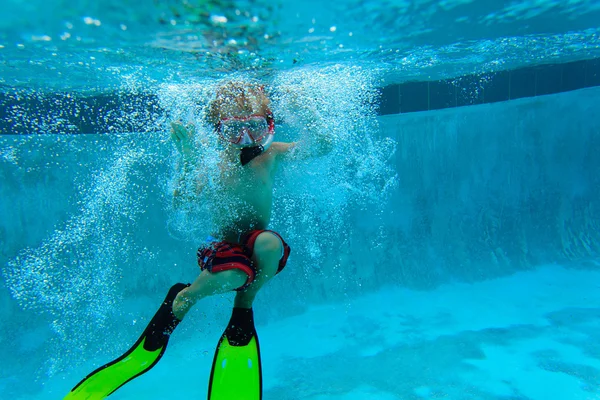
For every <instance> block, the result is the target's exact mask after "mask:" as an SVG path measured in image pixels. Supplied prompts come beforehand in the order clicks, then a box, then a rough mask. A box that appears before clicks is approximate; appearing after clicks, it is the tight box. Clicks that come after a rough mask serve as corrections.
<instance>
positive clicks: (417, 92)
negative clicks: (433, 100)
mask: <svg viewBox="0 0 600 400" xmlns="http://www.w3.org/2000/svg"><path fill="white" fill-rule="evenodd" d="M428 109H429V82H407V83H403V84H402V85H400V112H403V113H407V112H415V111H427V110H428Z"/></svg>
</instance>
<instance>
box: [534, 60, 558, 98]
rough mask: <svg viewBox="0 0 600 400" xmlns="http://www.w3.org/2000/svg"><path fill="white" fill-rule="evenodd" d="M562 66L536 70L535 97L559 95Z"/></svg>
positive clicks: (548, 66)
mask: <svg viewBox="0 0 600 400" xmlns="http://www.w3.org/2000/svg"><path fill="white" fill-rule="evenodd" d="M562 70H563V66H562V65H561V64H558V65H546V66H543V67H539V68H536V71H535V95H536V96H543V95H545V94H553V93H560V91H561V87H562Z"/></svg>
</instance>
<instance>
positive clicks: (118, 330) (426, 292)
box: [0, 0, 600, 400]
mask: <svg viewBox="0 0 600 400" xmlns="http://www.w3.org/2000/svg"><path fill="white" fill-rule="evenodd" d="M599 14H600V8H599V7H598V4H597V3H596V2H593V1H583V0H582V1H577V2H557V1H542V0H537V1H526V2H514V3H510V2H496V1H490V2H485V3H483V2H471V1H458V0H456V1H419V2H404V1H391V0H387V1H378V2H362V1H353V0H348V1H345V2H341V1H339V2H330V3H327V4H321V3H320V2H316V1H308V2H303V3H301V4H296V3H295V2H288V1H282V2H272V1H271V2H262V1H256V2H241V1H219V2H206V1H199V0H198V1H190V0H188V1H186V2H183V1H169V2H161V3H160V4H155V3H143V4H139V3H131V2H123V1H120V2H113V1H109V2H101V3H99V2H88V1H80V2H77V3H65V2H60V1H43V2H42V1H36V0H34V1H28V2H21V1H17V0H11V1H9V2H8V3H7V4H6V5H5V11H4V12H3V13H2V15H1V16H0V85H1V86H0V90H2V92H3V93H6V94H8V95H9V97H10V98H13V99H14V100H15V104H14V105H11V104H7V105H6V108H5V109H3V110H1V111H2V112H1V113H0V115H2V116H3V118H6V119H10V122H11V123H12V124H14V126H17V125H18V124H21V125H22V126H36V128H35V131H34V132H31V133H32V134H31V135H9V134H5V135H2V136H0V182H1V185H0V216H1V218H0V246H1V247H0V249H1V252H0V265H1V266H2V284H1V285H0V287H1V289H0V316H1V317H2V321H3V323H2V325H1V326H0V349H1V350H0V360H1V361H0V363H1V365H2V368H0V398H11V399H55V398H62V397H63V396H64V395H65V394H66V393H67V392H68V390H69V389H70V388H72V387H73V386H74V385H75V384H76V383H77V382H78V381H79V380H80V379H81V378H83V377H84V376H85V375H86V374H87V373H89V372H90V371H91V370H93V369H95V368H96V367H98V366H99V365H101V364H103V363H105V362H107V361H110V360H111V359H113V358H115V357H117V356H119V355H120V354H122V353H123V352H124V351H125V350H127V349H128V348H129V346H130V345H131V344H132V343H133V342H134V341H135V340H136V339H137V337H138V336H139V334H140V332H141V331H142V330H143V328H144V327H145V326H146V324H147V322H148V320H149V319H150V318H151V316H152V315H153V313H154V311H155V310H156V307H157V305H158V304H159V302H160V301H161V300H162V298H163V297H164V293H165V292H166V290H167V288H168V287H170V286H171V285H172V284H173V283H174V282H189V281H191V280H193V279H194V278H195V276H196V274H197V266H196V260H195V250H196V247H197V245H198V243H199V241H200V240H201V238H204V237H205V235H206V234H207V233H210V231H211V226H210V218H209V217H210V215H208V214H207V213H206V212H207V210H206V209H205V208H203V205H202V204H201V205H199V206H198V209H197V210H195V212H194V213H193V214H192V215H184V214H181V213H178V212H176V211H175V210H173V209H172V207H171V198H170V193H171V189H172V184H173V179H174V171H175V160H176V153H175V150H174V148H173V146H172V143H171V142H170V139H169V134H168V128H167V127H168V123H169V121H171V120H172V119H177V118H181V119H184V120H190V121H193V122H196V123H197V124H198V126H199V129H200V131H201V132H204V133H205V134H206V135H209V133H208V132H206V131H203V130H202V129H203V128H202V118H201V112H202V107H203V106H205V105H206V104H207V102H208V101H209V100H210V98H211V95H212V94H213V91H214V90H213V88H214V85H215V83H216V82H217V81H218V80H220V79H224V78H226V77H232V76H235V77H240V76H242V77H250V78H253V79H257V80H260V81H262V82H263V83H265V84H266V85H267V86H268V88H269V93H270V94H271V96H272V100H273V111H274V113H275V115H276V120H277V121H278V122H277V135H278V138H279V140H285V141H289V140H298V139H302V140H308V141H310V140H312V139H313V136H314V132H315V131H319V132H328V133H330V134H331V135H333V136H334V137H335V139H336V147H335V149H334V150H333V151H332V152H331V153H330V154H328V155H327V156H325V157H323V158H320V159H316V160H308V161H305V162H302V163H299V164H296V165H291V166H288V167H286V168H282V169H281V170H280V171H279V172H278V176H277V184H276V186H275V192H274V194H275V200H274V211H273V219H272V226H271V227H272V228H273V229H275V230H277V231H278V232H280V233H281V234H282V235H283V236H284V238H285V239H286V241H287V242H288V243H289V244H290V246H291V247H292V249H293V250H292V251H293V253H292V257H291V258H290V261H289V264H288V266H287V267H286V270H285V271H284V273H282V274H281V275H280V276H278V277H277V278H276V279H274V280H273V281H272V282H271V283H269V285H268V286H267V287H265V288H264V290H262V291H261V293H260V294H259V297H258V299H257V302H256V304H255V307H254V308H255V314H256V324H257V330H258V334H259V337H260V339H261V348H262V353H263V368H264V371H263V372H264V398H265V399H294V400H296V399H310V400H325V399H334V400H354V399H375V400H392V399H393V400H397V399H437V398H448V399H532V400H533V399H535V400H538V399H540V400H542V399H544V400H545V399H557V400H562V399H586V400H588V399H596V398H600V348H599V347H598V344H597V342H598V340H597V339H598V338H599V337H600V322H599V321H600V319H599V318H598V317H599V316H600V308H599V307H598V304H599V301H600V298H599V297H598V293H600V290H598V289H600V275H599V274H600V270H599V266H600V261H599V257H598V255H599V253H600V204H599V200H598V199H600V173H599V172H600V158H599V157H598V156H597V155H598V154H600V135H599V132H600V116H599V114H598V113H597V106H596V105H597V104H598V101H599V100H600V89H598V88H590V89H584V90H578V91H574V92H569V93H563V94H557V95H552V96H543V97H537V98H530V99H522V100H515V101H510V102H504V103H496V104H489V105H481V106H472V107H463V108H455V109H451V110H444V111H434V112H424V113H413V114H399V115H390V116H384V117H380V116H377V113H376V103H377V96H378V92H377V89H378V88H379V87H381V86H383V85H385V84H387V83H390V82H394V83H397V82H404V81H410V80H434V79H446V78H454V77H458V76H460V75H463V74H471V73H473V72H477V73H482V74H483V75H482V76H484V78H482V79H485V74H487V73H489V74H492V73H494V72H495V71H499V70H504V69H510V68H516V67H521V66H525V65H529V66H530V65H541V64H546V63H550V62H555V63H560V62H567V61H573V60H579V59H589V58H594V57H598V55H599V51H600V46H599V45H598V23H597V21H598V20H600V19H599V18H598V17H600V15H599ZM54 92H61V93H63V94H65V93H66V95H65V97H64V98H63V100H60V99H58V100H55V101H56V103H54V104H46V105H45V106H46V108H47V110H48V111H47V116H45V118H40V116H39V115H29V114H27V113H26V111H25V110H24V109H21V108H19V106H18V100H19V98H21V97H23V96H25V95H27V96H32V97H34V98H36V99H38V100H39V101H41V102H42V103H43V102H44V101H45V99H48V98H49V97H47V96H45V95H46V94H47V93H54ZM148 92H149V93H152V94H153V95H156V97H157V99H158V101H159V102H160V105H161V107H162V109H163V110H164V111H163V114H164V115H163V114H161V115H159V116H154V117H153V118H151V119H148V120H146V119H145V117H143V116H142V115H143V113H142V110H141V106H140V105H139V104H138V103H137V102H135V100H130V101H132V103H131V104H127V106H128V107H124V108H123V109H124V110H125V109H126V110H128V111H126V112H123V114H122V115H118V116H115V115H111V116H106V115H98V116H97V118H98V120H102V119H104V118H107V119H108V117H110V119H111V120H114V119H115V118H116V119H118V120H119V121H120V122H121V123H120V124H119V125H120V126H135V127H136V129H135V130H134V132H110V133H108V134H90V135H73V134H67V132H72V131H73V129H72V127H69V126H65V125H64V121H65V118H64V116H65V115H66V114H69V113H72V112H74V111H73V109H72V108H69V106H68V105H69V104H70V103H69V100H68V96H70V95H73V96H75V95H78V96H82V95H88V94H98V93H104V94H107V95H119V94H123V93H131V94H134V95H135V94H137V93H148ZM11 96H12V97H11ZM134 97H135V96H134ZM123 98H125V97H123ZM129 99H131V98H129ZM138 109H139V110H138ZM75 111H76V110H75ZM150 120H151V122H150ZM150 124H153V125H151V126H150ZM307 127H311V128H312V130H311V129H308V128H307ZM45 131H52V132H64V133H61V134H52V135H50V134H40V133H43V132H45ZM139 131H141V132H143V133H140V132H139ZM6 133H10V132H6ZM34 133H35V134H34ZM199 151H200V152H202V155H203V160H204V163H205V164H204V165H205V166H206V168H208V170H210V167H211V166H214V163H215V156H214V154H215V153H214V152H211V150H210V148H209V147H207V148H202V149H199ZM231 298H232V297H231V295H222V296H217V297H214V298H210V299H206V300H203V301H202V302H201V303H199V304H198V305H197V306H196V308H195V309H194V310H193V311H191V313H190V314H189V315H188V316H187V317H186V319H185V321H184V322H183V323H182V324H181V325H180V326H179V327H178V328H177V330H176V332H175V333H174V335H173V338H172V340H171V342H170V344H169V349H168V351H167V352H166V354H165V356H164V358H163V359H162V360H161V362H160V363H159V364H158V365H157V366H156V367H155V368H154V369H153V370H152V371H150V372H148V373H147V374H146V375H144V376H142V377H140V378H138V379H136V380H135V381H133V382H131V383H129V384H128V385H126V386H125V387H123V388H122V389H120V390H119V391H118V392H117V393H115V394H114V395H113V396H112V397H114V398H115V399H119V398H120V399H138V398H148V399H154V398H156V399H163V398H171V397H186V398H204V397H205V396H206V390H207V381H208V375H209V372H210V365H211V362H212V355H213V352H214V346H215V344H216V342H217V340H218V338H219V336H220V334H221V333H222V331H223V328H224V327H225V326H226V323H227V320H228V318H229V315H230V307H231Z"/></svg>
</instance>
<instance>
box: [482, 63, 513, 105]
mask: <svg viewBox="0 0 600 400" xmlns="http://www.w3.org/2000/svg"><path fill="white" fill-rule="evenodd" d="M509 94H510V72H509V71H502V72H498V73H496V74H494V75H493V76H492V77H491V78H490V80H489V82H488V83H486V84H485V86H484V89H483V101H484V102H485V103H495V102H498V101H507V100H509Z"/></svg>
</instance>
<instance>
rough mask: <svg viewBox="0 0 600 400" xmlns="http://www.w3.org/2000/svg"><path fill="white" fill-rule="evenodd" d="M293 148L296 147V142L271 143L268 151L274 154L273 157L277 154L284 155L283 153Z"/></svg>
mask: <svg viewBox="0 0 600 400" xmlns="http://www.w3.org/2000/svg"><path fill="white" fill-rule="evenodd" d="M295 146H296V142H291V143H289V142H273V143H271V146H270V147H269V150H271V149H272V151H273V153H275V155H278V154H284V153H286V152H288V151H290V150H291V149H292V148H294V147H295Z"/></svg>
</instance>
